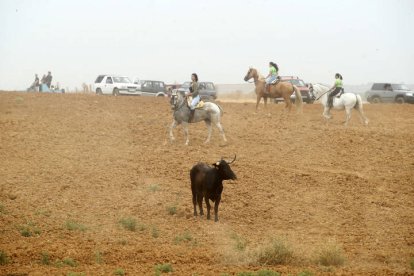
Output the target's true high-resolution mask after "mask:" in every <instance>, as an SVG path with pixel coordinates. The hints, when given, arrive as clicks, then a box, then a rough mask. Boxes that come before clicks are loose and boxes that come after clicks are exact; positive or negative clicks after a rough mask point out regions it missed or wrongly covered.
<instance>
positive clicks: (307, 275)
mask: <svg viewBox="0 0 414 276" xmlns="http://www.w3.org/2000/svg"><path fill="white" fill-rule="evenodd" d="M298 276H313V273H312V272H310V271H307V270H305V271H302V272H300V273H299V274H298Z"/></svg>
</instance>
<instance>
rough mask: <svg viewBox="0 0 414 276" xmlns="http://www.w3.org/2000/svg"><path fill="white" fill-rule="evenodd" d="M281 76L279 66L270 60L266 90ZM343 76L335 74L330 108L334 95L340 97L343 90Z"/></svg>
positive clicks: (329, 101)
mask: <svg viewBox="0 0 414 276" xmlns="http://www.w3.org/2000/svg"><path fill="white" fill-rule="evenodd" d="M278 78H279V67H278V66H277V64H276V63H274V62H272V61H271V62H269V74H268V75H267V76H266V88H265V91H267V87H268V86H269V85H270V84H272V83H274V82H275V81H276V80H278ZM342 80H343V78H342V75H341V74H339V73H336V74H335V83H334V85H333V86H332V88H331V89H330V90H329V91H328V92H327V93H329V94H328V104H329V108H332V106H333V97H334V96H338V97H340V95H341V94H340V93H341V92H343V82H342Z"/></svg>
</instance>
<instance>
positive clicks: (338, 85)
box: [335, 78, 342, 87]
mask: <svg viewBox="0 0 414 276" xmlns="http://www.w3.org/2000/svg"><path fill="white" fill-rule="evenodd" d="M335 87H342V80H341V79H339V78H338V79H336V80H335Z"/></svg>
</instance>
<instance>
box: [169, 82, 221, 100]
mask: <svg viewBox="0 0 414 276" xmlns="http://www.w3.org/2000/svg"><path fill="white" fill-rule="evenodd" d="M190 86H191V82H189V81H188V82H185V83H183V84H182V85H181V87H180V88H178V89H177V91H179V92H184V93H188V92H189V91H190ZM198 89H199V93H200V98H201V99H202V100H211V99H213V100H215V99H216V98H217V91H216V87H215V86H214V83H212V82H199V83H198Z"/></svg>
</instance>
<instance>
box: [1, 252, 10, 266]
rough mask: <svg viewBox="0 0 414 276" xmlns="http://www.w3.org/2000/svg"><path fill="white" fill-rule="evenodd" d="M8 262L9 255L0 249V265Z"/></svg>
mask: <svg viewBox="0 0 414 276" xmlns="http://www.w3.org/2000/svg"><path fill="white" fill-rule="evenodd" d="M8 262H9V256H7V254H6V252H4V251H3V250H0V265H6V264H7V263H8Z"/></svg>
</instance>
